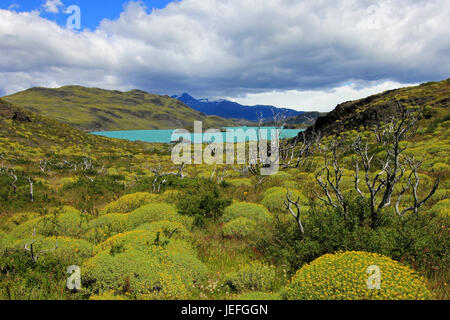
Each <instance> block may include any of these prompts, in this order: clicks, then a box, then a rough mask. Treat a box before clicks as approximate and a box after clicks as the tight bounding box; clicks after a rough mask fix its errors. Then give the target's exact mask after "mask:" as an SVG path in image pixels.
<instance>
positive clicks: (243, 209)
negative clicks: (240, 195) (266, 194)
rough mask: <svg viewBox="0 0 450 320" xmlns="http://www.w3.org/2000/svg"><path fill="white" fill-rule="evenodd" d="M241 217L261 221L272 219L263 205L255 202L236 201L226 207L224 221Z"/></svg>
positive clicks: (268, 221)
mask: <svg viewBox="0 0 450 320" xmlns="http://www.w3.org/2000/svg"><path fill="white" fill-rule="evenodd" d="M239 217H244V218H247V219H250V220H253V221H256V222H259V223H270V222H271V221H272V215H271V214H270V212H269V211H267V209H266V208H264V207H263V206H261V205H259V204H254V203H247V202H236V203H233V204H232V205H231V206H229V207H227V208H225V212H224V214H223V216H222V222H229V221H231V220H234V219H236V218H239Z"/></svg>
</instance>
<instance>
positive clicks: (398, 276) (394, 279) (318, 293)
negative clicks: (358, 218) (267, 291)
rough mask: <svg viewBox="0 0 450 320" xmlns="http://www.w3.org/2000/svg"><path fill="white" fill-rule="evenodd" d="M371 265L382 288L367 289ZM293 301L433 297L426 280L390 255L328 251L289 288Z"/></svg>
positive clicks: (294, 279) (289, 295)
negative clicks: (379, 276)
mask: <svg viewBox="0 0 450 320" xmlns="http://www.w3.org/2000/svg"><path fill="white" fill-rule="evenodd" d="M369 266H378V267H379V268H380V272H381V287H380V289H379V290H377V289H373V290H370V289H368V284H367V282H368V279H369V277H370V276H371V274H368V273H367V268H368V267H369ZM287 298H288V299H290V300H305V299H312V300H318V299H321V300H328V299H330V300H335V299H336V300H342V299H344V300H360V299H362V300H372V299H384V300H386V299H387V300H405V299H406V300H417V299H431V298H433V296H432V295H431V293H430V291H429V290H428V289H427V287H426V285H425V283H424V280H423V279H422V278H421V277H419V276H418V275H417V274H415V273H414V271H412V270H411V269H409V268H408V267H405V266H403V265H401V264H399V263H398V262H396V261H393V260H391V259H390V258H388V257H385V256H382V255H378V254H374V253H367V252H356V251H348V252H342V253H337V254H326V255H324V256H322V257H320V258H318V259H316V260H314V261H313V262H311V264H309V265H306V266H304V267H303V268H301V269H300V270H299V271H298V272H297V273H296V274H295V276H294V277H293V278H292V280H291V281H290V283H289V284H288V287H287Z"/></svg>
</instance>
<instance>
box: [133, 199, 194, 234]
mask: <svg viewBox="0 0 450 320" xmlns="http://www.w3.org/2000/svg"><path fill="white" fill-rule="evenodd" d="M160 220H168V221H173V222H179V223H182V224H184V225H185V226H188V227H189V226H190V225H191V221H192V219H191V218H189V217H184V216H182V215H180V214H178V213H177V210H176V209H175V208H174V207H173V206H171V205H170V204H167V203H152V204H148V205H145V206H142V207H140V208H138V209H136V210H134V211H133V212H131V213H130V216H129V217H128V224H129V226H130V228H132V229H133V228H136V227H137V226H139V225H141V224H144V223H149V222H155V221H160Z"/></svg>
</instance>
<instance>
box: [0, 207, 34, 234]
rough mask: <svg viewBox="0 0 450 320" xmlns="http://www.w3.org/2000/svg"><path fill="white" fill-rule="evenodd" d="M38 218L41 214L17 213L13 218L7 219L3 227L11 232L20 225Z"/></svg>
mask: <svg viewBox="0 0 450 320" xmlns="http://www.w3.org/2000/svg"><path fill="white" fill-rule="evenodd" d="M38 217H39V214H38V213H33V212H24V213H15V214H13V215H12V216H11V217H9V218H7V219H6V220H5V222H4V223H3V224H2V226H1V227H2V229H4V230H7V231H11V230H12V229H14V228H15V227H17V226H18V225H20V224H22V223H24V222H27V221H29V220H32V219H36V218H38Z"/></svg>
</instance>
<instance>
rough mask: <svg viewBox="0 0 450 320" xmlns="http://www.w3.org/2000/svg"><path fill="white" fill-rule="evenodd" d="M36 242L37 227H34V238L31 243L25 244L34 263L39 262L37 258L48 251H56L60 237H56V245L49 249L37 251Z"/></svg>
mask: <svg viewBox="0 0 450 320" xmlns="http://www.w3.org/2000/svg"><path fill="white" fill-rule="evenodd" d="M35 242H36V228H34V229H33V240H32V241H31V243H26V244H25V250H26V251H29V252H30V257H31V260H32V261H33V262H34V263H36V262H37V259H38V258H39V256H40V255H41V254H43V253H47V252H52V251H55V250H56V249H58V239H56V241H55V247H54V248H53V249H49V250H41V251H36V250H35V248H34V244H35Z"/></svg>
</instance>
